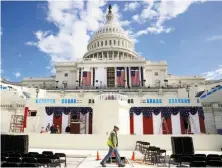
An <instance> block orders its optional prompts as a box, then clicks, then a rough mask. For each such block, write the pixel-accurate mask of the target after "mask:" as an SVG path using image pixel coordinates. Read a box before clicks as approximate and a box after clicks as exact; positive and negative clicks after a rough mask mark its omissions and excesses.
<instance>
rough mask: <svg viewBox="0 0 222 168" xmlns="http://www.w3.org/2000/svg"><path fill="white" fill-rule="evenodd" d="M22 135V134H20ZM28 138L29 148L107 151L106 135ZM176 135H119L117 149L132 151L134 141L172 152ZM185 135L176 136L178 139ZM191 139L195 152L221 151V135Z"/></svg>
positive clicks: (43, 135) (206, 135)
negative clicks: (173, 139) (172, 140)
mask: <svg viewBox="0 0 222 168" xmlns="http://www.w3.org/2000/svg"><path fill="white" fill-rule="evenodd" d="M20 135H22V134H20ZM28 136H29V148H45V149H65V150H67V149H72V150H107V145H106V141H107V138H108V135H94V134H91V135H89V134H40V133H33V134H31V133H30V134H28ZM172 136H173V137H175V136H176V135H141V136H140V135H119V149H120V150H129V151H133V150H134V149H135V145H136V141H146V142H149V143H150V144H152V145H154V146H159V147H160V148H162V149H166V150H167V151H172V147H171V146H172V145H171V137H172ZM180 136H181V137H182V136H183V137H184V136H186V135H178V137H180ZM187 136H189V137H192V139H193V145H194V150H195V151H221V148H222V136H221V135H217V134H215V135H213V134H211V135H208V134H199V135H197V134H196V135H187Z"/></svg>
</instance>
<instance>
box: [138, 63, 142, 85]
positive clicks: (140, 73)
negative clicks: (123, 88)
mask: <svg viewBox="0 0 222 168" xmlns="http://www.w3.org/2000/svg"><path fill="white" fill-rule="evenodd" d="M138 69H139V81H140V84H139V86H142V79H141V68H140V66H138Z"/></svg>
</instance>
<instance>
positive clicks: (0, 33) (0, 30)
mask: <svg viewBox="0 0 222 168" xmlns="http://www.w3.org/2000/svg"><path fill="white" fill-rule="evenodd" d="M2 34H3V32H2V27H0V36H1V35H2Z"/></svg>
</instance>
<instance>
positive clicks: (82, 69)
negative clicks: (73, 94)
mask: <svg viewBox="0 0 222 168" xmlns="http://www.w3.org/2000/svg"><path fill="white" fill-rule="evenodd" d="M83 71H84V68H81V83H80V86H82V85H83V82H82V77H83Z"/></svg>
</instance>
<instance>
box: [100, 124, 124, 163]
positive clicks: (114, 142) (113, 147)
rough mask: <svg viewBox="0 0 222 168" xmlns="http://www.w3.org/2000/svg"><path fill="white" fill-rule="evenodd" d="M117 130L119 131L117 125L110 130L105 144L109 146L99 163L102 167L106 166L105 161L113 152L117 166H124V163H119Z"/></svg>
mask: <svg viewBox="0 0 222 168" xmlns="http://www.w3.org/2000/svg"><path fill="white" fill-rule="evenodd" d="M118 131H119V127H118V126H117V125H115V126H114V129H113V130H112V131H111V133H110V135H109V138H108V141H107V145H108V146H109V152H108V154H107V155H106V156H105V158H104V159H103V160H102V161H101V163H100V164H101V165H102V167H106V162H107V161H108V160H109V158H111V157H112V153H113V152H114V154H115V157H116V161H117V163H118V166H119V167H125V165H124V164H123V163H121V160H120V156H119V152H118V148H117V147H118V136H117V132H118Z"/></svg>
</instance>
